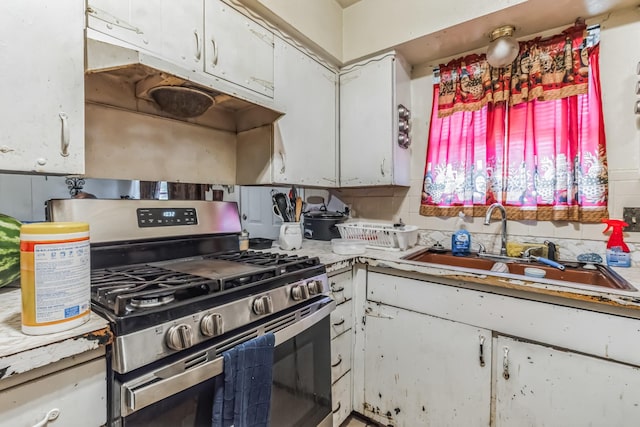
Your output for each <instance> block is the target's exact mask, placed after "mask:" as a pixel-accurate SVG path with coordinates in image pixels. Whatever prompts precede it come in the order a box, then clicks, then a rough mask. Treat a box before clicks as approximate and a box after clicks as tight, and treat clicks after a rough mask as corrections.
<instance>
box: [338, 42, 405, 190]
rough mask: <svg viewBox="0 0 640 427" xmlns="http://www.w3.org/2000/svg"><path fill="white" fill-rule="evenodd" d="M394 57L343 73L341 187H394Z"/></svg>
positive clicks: (341, 85) (341, 79)
mask: <svg viewBox="0 0 640 427" xmlns="http://www.w3.org/2000/svg"><path fill="white" fill-rule="evenodd" d="M394 61H395V59H394V57H393V56H390V55H388V56H384V57H382V58H381V59H377V60H373V61H371V62H368V63H365V64H364V65H358V66H356V67H355V68H353V69H352V70H349V71H347V72H344V73H341V74H340V186H342V187H357V186H361V185H389V184H393V179H392V178H393V177H392V172H393V170H392V165H393V154H392V144H393V137H394V129H393V125H394V124H395V123H396V108H395V107H394V100H393V99H394Z"/></svg>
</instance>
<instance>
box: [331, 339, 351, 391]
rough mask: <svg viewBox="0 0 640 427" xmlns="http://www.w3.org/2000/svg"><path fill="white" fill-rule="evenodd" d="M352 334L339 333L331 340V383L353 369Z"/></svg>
mask: <svg viewBox="0 0 640 427" xmlns="http://www.w3.org/2000/svg"><path fill="white" fill-rule="evenodd" d="M351 345H352V340H351V334H350V333H346V334H342V335H338V337H336V339H335V340H333V341H331V384H333V383H335V382H336V381H338V379H339V378H340V377H341V376H343V375H344V374H345V372H347V371H348V370H350V369H351Z"/></svg>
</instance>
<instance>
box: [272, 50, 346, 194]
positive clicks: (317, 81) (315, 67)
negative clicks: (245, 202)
mask: <svg viewBox="0 0 640 427" xmlns="http://www.w3.org/2000/svg"><path fill="white" fill-rule="evenodd" d="M337 80H338V78H337V73H336V72H335V71H333V70H330V69H329V68H327V67H325V66H324V65H322V64H321V63H319V62H318V61H316V60H314V59H313V58H311V57H310V56H308V55H307V54H305V53H303V52H302V51H300V50H299V49H297V48H296V47H295V46H292V45H291V44H289V43H287V42H286V41H284V40H282V39H280V38H279V37H276V38H275V87H276V91H275V97H274V100H275V102H276V103H277V104H278V105H281V106H283V107H284V110H285V115H284V116H282V117H281V118H280V119H279V120H278V121H277V122H276V123H275V124H274V137H273V138H274V141H273V144H274V148H273V181H274V182H275V183H282V184H291V183H294V184H299V185H310V186H319V187H336V186H337V185H338V166H337V165H338V162H337V155H338V153H337V143H336V141H337V123H336V121H337Z"/></svg>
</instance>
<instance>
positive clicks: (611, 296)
mask: <svg viewBox="0 0 640 427" xmlns="http://www.w3.org/2000/svg"><path fill="white" fill-rule="evenodd" d="M424 249H426V247H424V246H415V247H413V248H410V249H408V250H407V251H389V250H382V249H367V251H366V253H364V254H362V255H338V254H335V253H333V252H332V250H331V243H330V242H325V241H319V240H307V239H305V240H304V241H303V244H302V248H301V249H298V250H294V251H291V253H294V254H296V255H301V256H317V257H318V258H319V259H320V261H321V262H322V263H324V264H326V265H327V272H328V273H329V274H331V273H332V272H334V271H338V270H341V269H343V268H345V267H350V266H352V265H353V264H354V263H356V262H361V263H365V264H367V265H369V266H371V267H383V268H392V269H394V270H395V271H396V272H402V273H405V274H418V275H422V276H430V277H429V280H432V281H436V282H437V281H438V279H441V280H443V282H446V283H454V284H455V285H457V286H463V287H470V288H474V289H478V290H483V291H489V292H495V293H503V294H507V295H515V296H520V297H525V298H530V299H536V300H541V301H547V302H555V303H559V304H567V305H572V306H576V307H578V308H589V309H593V310H601V311H603V312H613V313H616V314H622V315H627V316H631V317H639V318H640V268H633V267H632V268H614V269H613V270H615V272H617V273H618V274H619V275H620V276H622V277H624V278H625V279H626V280H627V281H628V282H629V283H631V284H632V285H633V286H635V287H636V288H637V289H639V290H638V291H626V290H618V289H608V288H603V287H598V286H589V285H571V284H569V283H564V282H557V281H553V280H548V279H535V278H532V277H526V278H525V277H524V276H516V275H512V274H504V273H494V272H489V271H482V272H479V271H478V270H471V269H464V268H459V267H447V266H440V265H435V264H425V263H418V262H415V261H409V260H404V259H402V258H403V257H405V256H407V255H409V254H411V253H415V252H418V251H421V250H424ZM266 251H268V252H283V251H282V250H281V249H280V248H279V247H278V246H277V244H274V247H272V248H271V249H267V250H266ZM560 261H562V260H560ZM532 266H535V263H534V264H532Z"/></svg>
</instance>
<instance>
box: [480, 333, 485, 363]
mask: <svg viewBox="0 0 640 427" xmlns="http://www.w3.org/2000/svg"><path fill="white" fill-rule="evenodd" d="M484 365H485V363H484V336H483V335H480V366H482V367H484Z"/></svg>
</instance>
